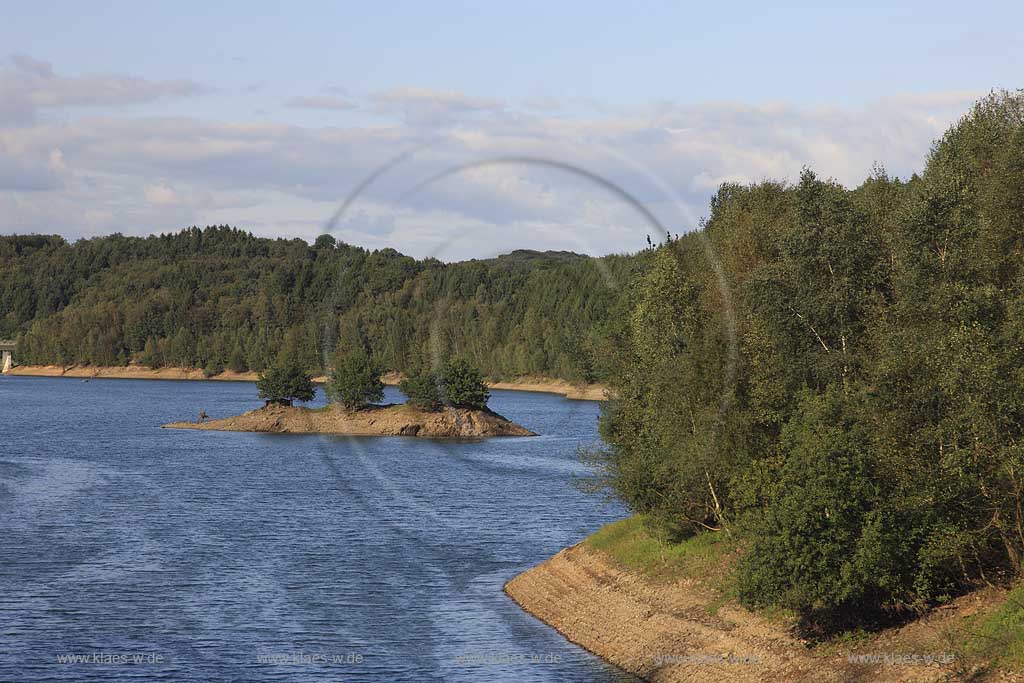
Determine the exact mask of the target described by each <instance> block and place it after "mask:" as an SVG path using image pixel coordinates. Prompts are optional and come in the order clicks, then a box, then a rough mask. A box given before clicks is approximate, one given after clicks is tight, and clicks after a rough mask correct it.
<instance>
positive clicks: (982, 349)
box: [592, 93, 1024, 627]
mask: <svg viewBox="0 0 1024 683" xmlns="http://www.w3.org/2000/svg"><path fill="white" fill-rule="evenodd" d="M1022 190H1024V94H1022V93H1016V94H1011V93H994V94H992V95H991V96H989V97H987V98H985V99H984V100H982V101H981V102H979V103H978V104H977V106H975V108H974V109H973V110H972V111H971V112H970V113H969V114H968V115H967V116H966V117H964V118H963V119H962V120H961V121H960V122H959V123H958V124H957V125H956V126H954V127H953V128H952V129H951V130H950V131H949V132H948V133H947V134H946V135H945V136H944V137H943V138H942V139H941V140H940V141H938V142H937V143H936V145H935V146H934V148H933V150H932V152H931V155H930V157H929V159H928V164H927V167H926V168H925V170H924V172H923V173H922V174H921V175H920V176H914V177H913V178H911V179H910V180H909V181H906V182H904V181H900V180H899V179H894V178H890V177H889V176H888V175H887V174H886V173H885V172H884V171H883V170H881V169H875V170H874V171H873V173H872V175H871V176H870V177H869V178H868V179H867V180H866V181H865V182H864V183H863V184H862V185H861V186H860V187H858V188H856V189H853V190H847V189H845V188H843V187H841V186H839V185H837V184H836V183H833V182H826V181H823V180H821V179H819V178H817V177H816V176H815V175H814V174H813V173H812V172H810V171H805V172H804V173H803V174H802V175H801V178H800V181H799V183H798V184H796V185H794V186H785V185H779V184H777V183H763V184H760V185H753V186H749V187H743V186H738V185H728V184H727V185H723V186H722V188H721V189H720V190H719V192H718V193H717V194H716V196H715V197H714V198H713V199H712V202H711V216H710V218H709V219H708V220H707V221H706V222H705V223H704V224H703V226H702V229H701V230H699V231H697V232H695V233H691V234H687V235H684V236H682V237H680V238H679V239H677V240H673V241H672V242H670V243H669V244H666V245H663V246H661V247H658V248H657V249H654V250H653V251H652V252H650V253H649V254H650V255H649V258H650V261H649V264H647V267H645V268H644V269H643V271H642V272H640V273H639V274H638V276H637V277H636V278H635V279H634V281H633V283H632V286H631V287H630V289H629V290H628V292H627V294H626V296H625V297H624V298H623V299H622V300H621V301H622V302H623V303H622V304H621V305H622V306H624V308H625V311H626V313H625V314H623V313H622V308H618V309H615V310H616V311H617V313H619V317H620V318H621V319H622V320H623V321H624V322H623V323H621V324H619V325H612V324H609V325H608V326H607V328H606V333H605V337H604V339H605V341H606V342H608V341H614V342H615V343H614V344H607V343H606V345H604V346H602V347H601V348H602V349H604V350H606V351H608V352H610V353H609V356H610V357H608V358H605V359H603V360H602V361H601V363H600V365H601V367H602V373H603V374H604V376H605V377H607V378H608V379H609V382H610V383H611V384H612V387H613V389H614V390H615V391H616V392H617V394H618V398H617V400H614V401H611V402H609V403H608V404H607V405H606V406H605V408H604V410H603V413H602V418H601V434H602V436H603V438H604V440H605V442H606V443H607V448H606V449H604V450H600V451H596V452H595V453H593V454H592V456H593V457H595V458H596V461H597V464H598V465H599V469H598V471H599V473H600V474H601V476H602V477H603V481H602V483H603V484H604V485H605V486H607V487H609V488H610V489H611V490H613V491H614V492H616V493H617V494H618V496H619V497H620V498H621V499H622V500H623V501H625V502H626V503H627V504H628V505H629V507H630V508H631V509H633V510H634V511H636V512H639V513H642V514H644V515H645V519H647V520H648V521H649V523H651V524H656V525H658V526H659V528H660V529H661V533H663V534H665V535H666V538H670V539H671V538H689V537H690V536H691V535H692V534H694V533H699V532H701V531H702V530H703V531H706V530H707V529H726V530H728V531H729V532H730V533H732V534H733V535H735V536H736V537H737V538H739V539H741V540H742V542H743V545H744V546H745V547H746V549H747V554H746V556H745V558H746V559H745V560H744V561H743V562H742V563H741V566H740V573H739V578H740V587H741V593H740V595H741V596H742V597H743V599H744V600H745V601H746V602H747V603H749V604H753V605H773V606H779V605H781V606H785V607H789V608H793V609H794V610H796V611H797V612H798V613H799V615H800V616H802V617H803V618H804V620H805V624H806V625H816V626H826V627H827V626H835V625H842V624H841V623H840V622H841V619H840V617H842V616H844V615H845V616H846V617H851V618H853V619H867V618H869V617H877V616H880V615H884V614H886V613H889V612H893V611H900V610H906V609H908V608H911V609H922V608H925V607H927V606H928V605H932V604H935V603H938V602H942V601H944V600H947V599H949V598H950V597H951V596H954V595H955V594H957V593H958V592H960V591H963V590H965V589H966V588H968V587H970V586H972V585H975V584H976V583H978V582H983V581H986V580H988V581H992V580H996V579H998V580H1006V579H1011V578H1013V577H1019V576H1021V574H1022V557H1024V532H1021V529H1024V512H1022V510H1024V446H1022V445H1021V444H1024V370H1022V368H1024V344H1022V343H1021V340H1022V339H1024V218H1022V216H1024V204H1022V203H1021V202H1022V200H1021V197H1024V191H1022Z"/></svg>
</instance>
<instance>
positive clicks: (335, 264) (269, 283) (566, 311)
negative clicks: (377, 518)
mask: <svg viewBox="0 0 1024 683" xmlns="http://www.w3.org/2000/svg"><path fill="white" fill-rule="evenodd" d="M643 261H644V258H643V257H642V256H628V257H627V256H609V257H605V258H601V259H594V258H590V257H586V256H581V255H578V254H570V253H565V252H547V253H539V252H532V251H517V252H513V253H512V254H507V255H504V256H501V257H498V258H495V259H488V260H483V261H466V262H462V263H451V264H444V263H441V262H439V261H437V260H436V259H425V260H422V261H417V260H415V259H412V258H409V257H407V256H403V255H402V254H399V253H398V252H396V251H395V250H393V249H383V250H379V251H367V250H365V249H360V248H358V247H354V246H351V245H347V244H343V243H338V242H336V241H335V240H334V239H333V238H332V237H331V236H329V235H321V236H319V237H318V238H317V239H316V242H315V243H314V244H313V245H312V246H311V245H309V244H307V243H306V242H304V241H302V240H298V239H290V240H284V239H277V240H271V239H264V238H257V237H254V236H252V235H251V234H248V233H246V232H243V231H241V230H237V229H234V228H230V227H227V226H211V227H207V228H205V229H199V228H189V229H187V230H183V231H182V232H180V233H177V234H169V235H159V236H151V237H144V238H143V237H124V236H122V235H111V236H109V237H102V238H95V239H84V240H79V241H78V242H75V243H73V244H69V243H67V242H66V241H65V240H64V239H62V238H60V237H56V236H36V235H27V236H3V237H0V337H2V338H8V337H10V338H17V339H18V342H19V345H18V349H19V362H21V363H25V364H32V363H41V364H46V363H63V364H73V363H79V364H94V365H100V364H106V365H113V364H118V363H122V364H123V363H126V362H129V361H133V362H145V361H153V362H154V363H156V364H159V365H166V366H177V367H199V368H204V367H206V366H207V364H208V363H210V361H211V360H213V361H215V363H220V364H224V365H226V366H227V367H230V368H231V369H232V370H236V371H244V370H255V371H257V372H258V371H261V370H263V369H265V368H267V367H268V366H269V365H270V363H271V361H272V360H273V359H274V358H276V357H277V355H278V354H279V353H282V352H288V353H291V354H293V355H295V356H296V357H298V358H300V359H301V361H302V362H303V363H304V364H306V365H307V366H308V367H307V369H308V370H310V371H311V372H313V373H314V374H318V373H326V372H327V370H328V368H327V367H325V366H324V360H325V359H327V358H330V357H331V356H332V354H333V353H334V351H335V350H336V349H337V348H346V349H347V348H351V347H353V346H357V345H358V346H362V347H363V348H368V349H372V352H373V356H374V358H375V359H376V360H377V361H378V362H379V363H380V364H381V365H383V366H384V367H386V368H388V369H391V370H399V371H401V370H405V371H408V370H410V369H413V368H417V367H420V366H422V365H424V364H425V363H427V361H428V358H427V350H428V349H432V350H434V351H436V352H437V353H438V354H439V355H440V356H449V355H458V354H464V355H467V356H469V357H472V358H473V360H474V362H475V363H476V364H477V365H478V366H479V367H480V368H481V369H482V371H484V372H485V373H486V374H487V375H488V376H490V377H495V378H500V377H517V376H521V375H530V374H535V375H550V376H553V377H561V378H565V379H570V380H597V379H600V372H601V371H602V365H601V363H600V362H599V361H598V360H596V358H597V356H598V354H599V353H600V349H601V347H602V346H603V345H606V341H605V334H606V329H605V328H606V324H607V320H608V317H609V316H608V311H609V310H610V308H611V307H612V306H614V305H617V301H618V298H619V283H622V282H624V281H625V280H627V279H628V278H629V275H630V272H631V271H632V270H633V269H634V268H635V267H637V265H638V264H642V263H643ZM150 340H153V344H152V345H151V348H150V352H148V353H147V352H146V350H145V347H146V345H147V343H148V342H149V341H150Z"/></svg>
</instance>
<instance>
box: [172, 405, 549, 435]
mask: <svg viewBox="0 0 1024 683" xmlns="http://www.w3.org/2000/svg"><path fill="white" fill-rule="evenodd" d="M163 426H164V427H166V428H171V429H205V430H214V431H229V432H273V433H282V434H341V435H349V436H417V437H426V438H484V437H492V436H536V434H535V433H533V432H531V431H530V430H529V429H526V428H525V427H521V426H520V425H517V424H515V423H514V422H511V421H510V420H507V419H506V418H504V417H502V416H501V415H498V414H497V413H495V412H493V411H490V410H471V409H468V408H449V407H444V408H441V409H439V410H436V411H424V410H418V409H416V408H414V407H412V406H410V405H408V404H400V405H387V406H371V407H369V408H365V409H362V410H355V411H350V410H346V409H345V408H344V407H342V406H341V405H339V404H330V405H328V406H326V407H324V408H302V407H296V406H277V405H271V406H266V407H263V408H259V409H257V410H251V411H249V412H247V413H243V414H242V415H236V416H234V417H226V418H222V419H216V420H205V421H203V422H172V423H170V424H165V425H163Z"/></svg>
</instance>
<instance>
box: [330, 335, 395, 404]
mask: <svg viewBox="0 0 1024 683" xmlns="http://www.w3.org/2000/svg"><path fill="white" fill-rule="evenodd" d="M380 375H381V368H380V366H378V365H377V364H375V363H374V362H373V361H372V360H371V359H370V357H369V356H368V355H367V354H366V352H365V351H363V350H362V349H360V348H356V349H353V350H351V351H349V352H347V353H341V354H339V355H338V356H337V357H336V358H335V360H334V367H333V368H331V376H330V378H329V379H328V381H327V396H328V397H329V398H330V399H331V400H332V401H335V402H337V403H341V404H342V405H344V406H345V407H346V408H348V409H349V410H358V409H360V408H365V407H366V406H367V405H368V404H370V403H380V402H381V401H383V400H384V384H383V383H382V382H381V381H380Z"/></svg>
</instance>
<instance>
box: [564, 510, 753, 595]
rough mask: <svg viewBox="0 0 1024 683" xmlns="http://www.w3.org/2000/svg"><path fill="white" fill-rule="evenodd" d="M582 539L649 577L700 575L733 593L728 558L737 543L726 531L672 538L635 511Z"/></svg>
mask: <svg viewBox="0 0 1024 683" xmlns="http://www.w3.org/2000/svg"><path fill="white" fill-rule="evenodd" d="M583 543H584V545H586V546H587V547H589V548H593V549H594V550H599V551H601V552H603V553H605V554H606V555H608V556H610V557H611V558H612V559H613V560H614V561H615V562H616V563H618V564H619V565H620V566H622V567H623V568H624V569H628V570H630V571H635V572H638V573H640V574H643V575H644V576H646V577H648V578H651V579H656V580H659V581H672V580H677V579H683V578H689V579H699V580H701V581H703V582H705V583H706V584H707V585H709V586H711V587H713V588H715V589H717V590H719V591H721V592H722V593H723V594H724V595H732V593H733V590H732V584H733V581H732V571H731V570H730V566H729V565H730V564H731V563H730V561H729V560H730V559H731V558H730V556H731V555H732V552H733V551H734V550H735V544H734V543H733V542H732V541H731V540H730V539H729V537H727V536H726V535H725V534H723V533H717V532H706V533H700V534H695V535H694V536H691V537H690V538H687V539H685V540H683V541H679V542H672V541H669V540H668V539H667V538H665V537H664V536H663V535H662V534H660V533H658V531H657V530H656V529H655V528H654V526H653V525H652V524H650V523H649V522H648V520H647V519H646V518H645V517H644V516H643V515H634V516H632V517H628V518H626V519H623V520H620V521H618V522H612V523H611V524H607V525H605V526H603V527H601V528H600V529H599V530H598V531H596V532H595V533H594V534H592V535H591V536H589V537H588V538H587V539H586V540H584V541H583Z"/></svg>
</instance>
